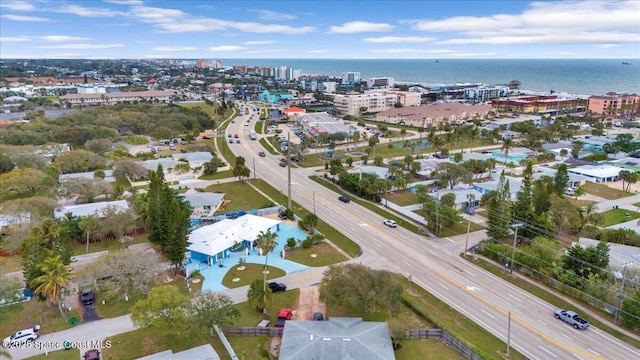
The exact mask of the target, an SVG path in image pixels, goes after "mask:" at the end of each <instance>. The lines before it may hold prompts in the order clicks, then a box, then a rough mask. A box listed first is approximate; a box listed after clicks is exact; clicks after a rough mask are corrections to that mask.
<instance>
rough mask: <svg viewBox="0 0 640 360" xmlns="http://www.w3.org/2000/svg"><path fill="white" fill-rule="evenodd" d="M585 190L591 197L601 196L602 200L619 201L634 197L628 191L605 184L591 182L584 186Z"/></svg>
mask: <svg viewBox="0 0 640 360" xmlns="http://www.w3.org/2000/svg"><path fill="white" fill-rule="evenodd" d="M584 188H585V190H586V191H587V193H589V194H591V195H595V196H599V197H601V198H605V199H607V200H614V199H619V198H623V197H627V196H631V195H633V194H631V193H628V192H626V191H622V190H618V189H614V188H611V187H609V186H607V185H605V184H596V183H592V182H590V181H587V182H586V183H585V184H584Z"/></svg>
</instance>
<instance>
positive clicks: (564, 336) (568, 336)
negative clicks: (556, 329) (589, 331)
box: [561, 334, 573, 341]
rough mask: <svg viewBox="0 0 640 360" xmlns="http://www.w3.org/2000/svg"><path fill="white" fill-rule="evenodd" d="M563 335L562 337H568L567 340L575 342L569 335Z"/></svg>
mask: <svg viewBox="0 0 640 360" xmlns="http://www.w3.org/2000/svg"><path fill="white" fill-rule="evenodd" d="M561 335H562V336H564V337H566V338H567V339H569V340H570V341H573V339H572V338H571V337H570V336H569V335H567V334H561Z"/></svg>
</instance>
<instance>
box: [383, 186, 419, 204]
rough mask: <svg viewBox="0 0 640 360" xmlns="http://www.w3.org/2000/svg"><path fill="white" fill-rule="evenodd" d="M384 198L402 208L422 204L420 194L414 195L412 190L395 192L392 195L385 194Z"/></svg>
mask: <svg viewBox="0 0 640 360" xmlns="http://www.w3.org/2000/svg"><path fill="white" fill-rule="evenodd" d="M384 198H385V199H387V200H388V201H390V202H392V203H394V204H397V205H400V206H407V205H413V204H418V203H420V198H419V197H418V194H416V193H414V192H413V191H411V190H400V191H394V192H392V193H388V194H384Z"/></svg>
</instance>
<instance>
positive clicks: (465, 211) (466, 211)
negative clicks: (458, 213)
mask: <svg viewBox="0 0 640 360" xmlns="http://www.w3.org/2000/svg"><path fill="white" fill-rule="evenodd" d="M464 213H465V214H469V215H475V214H476V210H475V209H474V208H470V207H468V208H465V209H464Z"/></svg>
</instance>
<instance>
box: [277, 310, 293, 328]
mask: <svg viewBox="0 0 640 360" xmlns="http://www.w3.org/2000/svg"><path fill="white" fill-rule="evenodd" d="M292 317H293V311H291V309H282V310H280V312H279V313H278V319H276V324H275V327H284V323H285V321H287V320H291V318H292Z"/></svg>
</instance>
